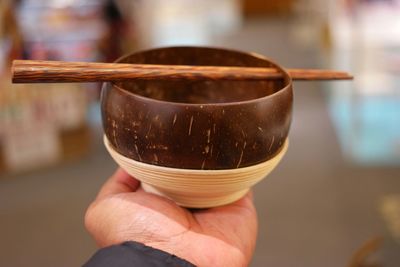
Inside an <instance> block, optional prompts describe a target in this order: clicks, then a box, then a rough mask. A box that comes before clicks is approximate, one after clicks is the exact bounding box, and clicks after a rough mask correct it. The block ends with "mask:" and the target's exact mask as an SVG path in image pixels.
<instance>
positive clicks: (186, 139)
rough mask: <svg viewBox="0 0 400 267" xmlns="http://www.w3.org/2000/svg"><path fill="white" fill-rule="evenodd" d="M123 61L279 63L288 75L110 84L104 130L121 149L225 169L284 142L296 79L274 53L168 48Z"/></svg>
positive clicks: (165, 162)
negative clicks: (272, 56) (275, 59)
mask: <svg viewBox="0 0 400 267" xmlns="http://www.w3.org/2000/svg"><path fill="white" fill-rule="evenodd" d="M118 62H123V63H148V64H183V65H216V66H251V67H275V68H277V69H279V70H280V71H281V72H282V73H283V74H284V75H283V76H284V78H283V79H279V80H266V81H220V80H218V81H217V80H207V81H197V82H193V81H179V80H178V81H176V80H175V81H166V80H134V81H131V82H116V83H105V84H104V86H103V90H102V95H101V110H102V120H103V126H104V131H105V134H106V136H107V138H108V140H109V141H110V143H111V145H112V147H113V148H114V149H115V151H117V152H118V153H120V154H121V155H123V156H125V157H127V158H130V159H133V160H136V161H140V162H143V163H148V164H152V165H158V166H164V167H171V168H181V169H196V170H199V169H204V170H219V169H236V168H242V167H247V166H252V165H256V164H259V163H261V162H265V161H267V160H269V159H271V158H273V157H274V156H275V155H277V154H278V153H279V151H280V150H281V149H282V146H283V143H284V141H285V140H286V138H287V135H288V132H289V127H290V123H291V117H292V101H293V100H292V99H293V93H292V81H291V78H290V76H289V75H288V74H287V72H286V71H285V70H284V69H283V68H281V67H280V66H278V65H277V64H275V63H273V62H271V61H270V60H268V59H266V58H264V57H262V56H259V55H254V54H249V53H243V52H239V51H232V50H226V49H216V48H200V47H169V48H161V49H153V50H148V51H144V52H138V53H134V54H131V55H128V56H125V57H122V58H121V59H119V60H118Z"/></svg>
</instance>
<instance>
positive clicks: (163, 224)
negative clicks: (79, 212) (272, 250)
mask: <svg viewBox="0 0 400 267" xmlns="http://www.w3.org/2000/svg"><path fill="white" fill-rule="evenodd" d="M85 224H86V228H87V229H88V231H89V233H90V234H91V235H92V236H93V238H94V239H95V240H96V242H97V244H98V245H99V246H100V247H106V246H110V245H114V244H119V243H122V242H124V241H136V242H140V243H143V244H145V245H147V246H150V247H153V248H157V249H160V250H163V251H166V252H168V253H171V254H175V255H176V256H178V257H180V258H183V259H185V260H187V261H190V262H191V263H193V264H195V265H197V266H247V265H248V264H249V262H250V260H251V258H252V255H253V251H254V247H255V242H256V235H257V215H256V210H255V208H254V205H253V201H252V197H251V193H249V194H247V195H246V196H245V197H243V198H242V199H240V200H238V201H236V202H234V203H232V204H229V205H226V206H222V207H217V208H211V209H203V210H188V209H185V208H182V207H179V206H178V205H176V204H175V203H174V202H173V201H171V200H168V199H166V198H163V197H160V196H157V195H154V194H151V193H146V192H144V191H143V189H142V188H141V187H140V182H139V181H138V180H136V179H134V178H133V177H131V176H129V175H128V174H127V173H126V172H124V171H123V170H122V169H119V170H117V172H116V173H115V174H114V175H113V176H112V177H110V178H109V180H108V181H107V182H106V183H105V184H104V185H103V187H102V189H101V190H100V192H99V194H98V196H97V198H96V200H95V201H94V202H93V203H92V204H91V205H90V207H89V208H88V210H87V212H86V216H85Z"/></svg>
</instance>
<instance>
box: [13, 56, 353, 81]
mask: <svg viewBox="0 0 400 267" xmlns="http://www.w3.org/2000/svg"><path fill="white" fill-rule="evenodd" d="M11 72H12V73H11V74H12V81H13V83H68V82H108V81H124V80H132V79H149V80H150V79H166V80H172V79H182V80H268V79H280V78H282V77H283V75H282V72H280V71H279V70H277V69H275V68H262V67H218V66H184V65H154V64H121V63H88V62H64V61H40V60H14V61H13V65H12V70H11ZM287 72H288V73H289V75H290V76H291V77H292V79H293V80H349V79H352V78H353V77H352V76H351V75H350V74H348V73H346V72H342V71H334V70H318V69H287Z"/></svg>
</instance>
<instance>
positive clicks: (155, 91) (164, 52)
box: [116, 47, 289, 104]
mask: <svg viewBox="0 0 400 267" xmlns="http://www.w3.org/2000/svg"><path fill="white" fill-rule="evenodd" d="M119 62H121V63H136V64H169V65H198V66H248V67H276V68H278V69H280V68H279V67H278V66H276V65H275V64H274V63H271V62H268V61H266V60H265V59H263V58H258V57H255V56H254V55H251V54H247V53H242V52H237V51H230V50H223V49H215V48H213V49H211V48H195V47H174V48H172V47H171V48H163V49H154V50H149V51H144V52H141V53H138V54H133V55H129V56H127V57H124V58H122V59H120V60H119ZM288 82H289V81H288V79H287V78H282V79H277V80H264V81H229V80H225V81H221V80H218V81H216V80H205V81H188V80H179V81H177V80H175V81H167V80H140V79H138V80H135V81H124V82H118V83H116V85H117V86H118V87H120V88H123V89H125V90H127V91H130V92H132V93H134V94H138V95H141V96H144V97H148V98H153V99H157V100H162V101H168V102H176V103H189V104H206V103H230V102H239V101H246V100H251V99H257V98H261V97H264V96H268V95H271V94H273V93H275V92H277V91H279V90H280V89H282V88H283V87H285V86H286V85H287V84H288Z"/></svg>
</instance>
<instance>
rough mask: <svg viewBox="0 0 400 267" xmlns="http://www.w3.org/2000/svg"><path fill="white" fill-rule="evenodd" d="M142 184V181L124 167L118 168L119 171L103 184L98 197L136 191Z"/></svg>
mask: <svg viewBox="0 0 400 267" xmlns="http://www.w3.org/2000/svg"><path fill="white" fill-rule="evenodd" d="M139 185H140V182H139V181H138V180H136V179H135V178H133V177H132V176H130V175H129V174H128V173H127V172H125V171H124V170H123V169H121V168H118V169H117V171H116V172H115V173H114V174H113V175H112V176H111V177H110V178H109V179H108V180H107V182H106V183H105V184H104V185H103V186H102V188H101V189H100V192H99V193H98V195H97V198H98V199H99V198H104V197H106V196H110V195H115V194H119V193H128V192H135V191H136V190H137V189H138V187H139Z"/></svg>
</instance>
